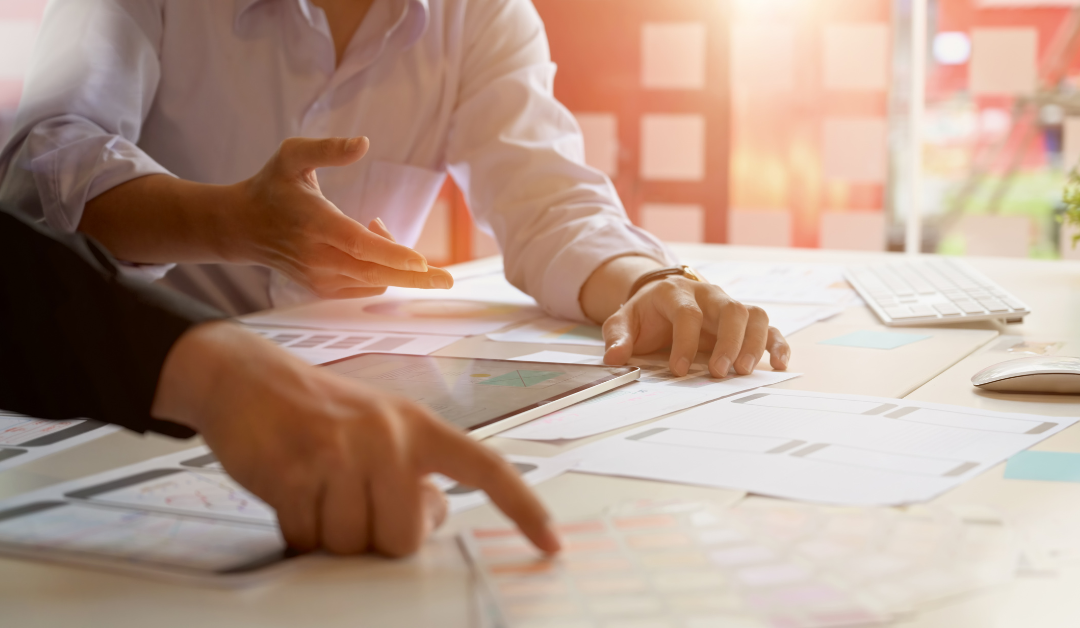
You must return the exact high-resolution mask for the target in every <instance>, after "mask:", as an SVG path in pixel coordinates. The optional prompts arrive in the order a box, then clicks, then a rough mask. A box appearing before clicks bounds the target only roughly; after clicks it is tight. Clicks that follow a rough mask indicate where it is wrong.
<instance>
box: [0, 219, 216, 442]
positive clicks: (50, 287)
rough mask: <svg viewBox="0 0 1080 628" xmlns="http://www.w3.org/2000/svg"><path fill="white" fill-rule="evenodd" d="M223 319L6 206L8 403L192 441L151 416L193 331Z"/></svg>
mask: <svg viewBox="0 0 1080 628" xmlns="http://www.w3.org/2000/svg"><path fill="white" fill-rule="evenodd" d="M223 317H224V315H223V314H221V313H220V312H217V311H215V310H213V309H212V308H209V307H207V306H204V305H202V304H201V303H198V302H195V301H191V300H189V299H187V298H186V297H183V296H181V295H180V294H177V293H174V292H172V291H169V290H167V289H164V288H161V287H158V286H154V285H149V284H144V283H139V282H134V281H130V280H127V279H125V278H124V277H123V276H122V275H120V274H119V273H118V271H117V266H116V262H115V261H114V260H113V259H112V258H111V257H110V256H109V255H108V253H106V252H105V250H104V249H103V248H102V247H101V246H99V245H98V244H96V243H95V242H94V241H93V240H91V239H89V238H87V237H85V236H83V235H81V234H57V233H55V232H52V231H51V230H49V229H47V228H46V227H44V226H39V225H36V224H32V223H30V222H28V221H27V220H26V219H23V218H20V217H16V216H14V215H12V214H9V213H6V212H3V211H0V408H2V409H4V410H10V411H13V412H20V413H23V414H27V415H30V416H33V417H38V418H43V419H71V418H90V419H95V420H98V421H104V422H108V423H115V424H117V425H122V426H124V427H126V428H129V429H132V430H135V431H137V432H146V431H154V432H159V433H162V434H167V435H169V436H176V437H190V436H192V435H194V432H193V431H192V430H190V429H188V428H187V427H184V426H181V425H177V424H175V423H171V422H168V421H160V420H157V419H154V418H152V417H151V416H150V406H151V404H152V403H153V399H154V392H155V390H156V388H157V381H158V374H159V373H160V371H161V367H162V365H163V364H164V362H165V357H166V355H167V354H168V352H169V349H170V348H171V347H172V345H173V343H174V342H176V340H177V339H178V338H179V337H180V336H181V335H182V334H183V333H184V332H185V331H186V330H188V329H189V328H190V327H192V326H193V325H196V324H198V323H200V322H204V321H208V320H214V319H218V318H223Z"/></svg>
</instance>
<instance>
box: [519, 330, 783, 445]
mask: <svg viewBox="0 0 1080 628" xmlns="http://www.w3.org/2000/svg"><path fill="white" fill-rule="evenodd" d="M514 359H515V360H522V361H526V362H560V363H564V364H601V363H602V361H601V359H600V358H597V357H593V356H588V355H581V354H578V353H563V352H560V351H541V352H539V353H533V354H530V355H524V356H521V357H518V358H514ZM630 364H631V365H632V366H637V367H639V368H641V369H642V371H644V373H642V376H641V378H640V379H639V380H638V381H636V382H632V383H630V384H626V385H624V386H622V387H620V388H616V389H615V390H613V391H611V392H606V393H604V394H602V395H598V396H596V397H593V398H592V399H588V400H586V401H581V402H578V403H576V404H574V405H572V406H570V407H569V408H566V409H565V410H560V411H558V412H554V413H552V414H549V415H547V416H543V417H540V418H538V419H534V420H532V421H530V422H528V423H526V424H524V425H521V426H519V427H515V428H514V429H512V430H508V431H506V432H503V433H502V434H500V436H503V437H506V438H517V439H520V440H563V439H572V438H584V437H586V436H592V435H594V434H600V433H603V432H607V431H609V430H614V429H618V428H620V427H626V426H628V425H633V424H635V423H640V422H642V421H648V420H650V419H655V418H657V417H661V416H664V415H665V414H670V413H672V412H678V411H679V410H685V409H687V408H691V407H693V406H696V405H699V404H702V403H705V402H708V401H712V400H714V399H719V398H720V397H724V396H727V395H734V394H736V393H739V392H743V391H745V390H750V389H752V388H758V387H761V386H768V385H770V384H776V383H778V382H782V381H785V380H789V379H792V378H794V377H798V376H799V373H784V372H779V371H754V373H752V374H751V375H745V376H741V377H735V376H733V377H729V378H727V379H723V380H717V379H713V378H712V377H710V376H709V372H708V369H707V368H706V367H705V366H704V365H701V364H695V365H693V366H692V367H691V370H690V373H688V374H687V375H686V376H685V377H675V376H674V375H672V373H671V371H670V370H668V366H667V363H666V362H660V361H656V360H642V359H637V358H635V359H632V360H631V361H630Z"/></svg>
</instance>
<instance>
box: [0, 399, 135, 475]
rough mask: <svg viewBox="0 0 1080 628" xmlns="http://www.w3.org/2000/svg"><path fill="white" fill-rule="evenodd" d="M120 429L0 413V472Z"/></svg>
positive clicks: (112, 426) (95, 423)
mask: <svg viewBox="0 0 1080 628" xmlns="http://www.w3.org/2000/svg"><path fill="white" fill-rule="evenodd" d="M119 429H120V428H118V427H116V426H114V425H106V424H104V423H99V422H97V421H87V420H85V419H71V420H68V421H49V420H46V419H35V418H32V417H28V416H24V415H22V414H16V413H14V412H7V411H5V410H0V471H3V470H5V469H10V468H12V467H17V466H19V465H21V464H25V463H27V462H30V461H31V460H37V459H38V458H43V457H45V456H48V455H49V454H53V453H56V452H58V451H62V450H64V449H69V448H71V447H74V446H76V445H81V444H82V443H86V442H89V441H92V440H95V439H98V438H101V437H102V436H106V435H108V434H112V433H113V432H116V431H118V430H119Z"/></svg>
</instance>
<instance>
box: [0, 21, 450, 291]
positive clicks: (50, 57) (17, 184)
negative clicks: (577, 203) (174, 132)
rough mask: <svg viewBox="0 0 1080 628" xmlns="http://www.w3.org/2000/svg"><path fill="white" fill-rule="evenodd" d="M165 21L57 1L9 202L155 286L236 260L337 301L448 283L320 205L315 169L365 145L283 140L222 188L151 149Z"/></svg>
mask: <svg viewBox="0 0 1080 628" xmlns="http://www.w3.org/2000/svg"><path fill="white" fill-rule="evenodd" d="M163 20H164V17H163V7H162V2H161V0H56V1H55V2H53V3H51V4H50V6H49V9H48V11H47V12H46V16H45V20H44V23H43V26H42V29H41V33H40V38H39V42H38V44H37V47H36V49H35V55H34V62H33V66H32V69H31V71H30V74H29V77H28V79H27V83H26V87H25V93H24V96H23V100H22V102H21V104H20V110H19V115H18V118H17V120H16V130H15V133H14V136H13V138H12V141H11V143H10V144H9V146H8V147H7V148H6V149H5V151H4V153H3V155H2V156H0V202H3V203H4V204H5V206H7V207H8V208H9V209H10V210H13V211H21V212H22V213H25V214H26V215H28V216H30V217H32V218H34V219H44V220H45V221H46V222H47V223H48V224H49V225H50V226H51V227H53V228H54V229H57V230H60V231H64V232H71V231H75V230H80V231H83V232H84V233H87V234H89V235H92V236H94V237H95V238H96V239H98V240H99V241H100V242H102V243H103V244H104V245H105V246H106V247H107V248H109V250H111V251H112V252H113V253H114V254H115V255H116V256H117V257H118V258H120V259H122V260H125V261H127V262H134V263H138V264H141V265H143V266H132V265H129V266H127V267H125V272H132V273H136V274H141V275H144V276H149V277H150V278H159V277H160V276H161V275H163V274H164V272H166V271H167V270H168V266H166V264H169V263H174V262H232V263H240V264H262V265H266V266H270V267H273V268H275V269H276V270H279V271H281V272H282V273H284V274H285V275H286V276H288V277H290V278H292V279H294V280H295V281H297V282H298V283H300V284H301V285H304V286H306V287H307V288H309V289H310V290H311V291H312V292H314V293H316V294H318V295H319V296H323V297H328V298H341V297H360V296H368V295H371V294H377V293H379V292H381V291H382V290H383V289H385V287H386V286H390V285H395V286H403V287H416V288H441V287H449V286H450V285H451V284H452V279H451V278H450V275H449V273H446V272H445V271H442V270H439V269H428V267H427V261H426V260H425V259H424V257H423V256H422V255H420V254H419V253H416V252H415V251H412V250H411V249H409V248H407V247H404V246H401V245H398V244H396V243H393V242H391V241H389V240H387V239H386V238H385V237H382V234H380V233H377V232H373V231H372V230H370V229H368V228H365V227H364V226H363V225H360V224H358V223H356V222H355V221H353V220H351V219H349V218H348V217H346V216H345V215H344V214H343V213H341V212H340V211H339V210H338V209H337V208H336V207H334V205H333V204H331V203H330V202H328V201H327V200H326V199H325V198H324V197H323V196H322V193H321V191H320V190H319V186H318V180H317V179H316V177H315V169H316V168H320V167H332V166H341V165H345V164H348V163H352V162H354V161H356V160H358V159H360V158H362V157H363V155H364V153H365V152H366V150H367V140H366V139H363V138H353V139H351V140H345V139H341V140H301V139H292V140H287V141H286V142H284V143H283V144H282V145H281V147H280V149H279V150H278V151H277V153H275V154H274V155H273V156H269V157H270V159H269V161H268V162H267V164H266V166H265V167H264V168H263V169H262V170H261V171H260V172H258V173H253V176H252V178H250V179H248V180H245V181H242V182H238V183H236V184H234V185H225V186H213V185H205V184H201V183H196V182H190V181H182V180H179V179H177V178H176V177H174V176H172V175H171V174H170V173H169V172H168V171H167V170H166V169H165V168H164V167H162V166H161V165H160V164H158V163H156V162H155V161H154V160H153V159H152V158H151V157H150V156H148V155H147V154H146V153H144V152H143V151H142V150H141V149H140V148H139V146H138V142H139V137H140V135H141V132H142V126H143V120H144V119H145V118H146V116H147V115H148V114H149V112H150V110H151V106H152V104H153V102H154V99H155V97H156V96H157V86H158V82H159V79H160V73H161V67H160V62H159V57H158V55H159V50H158V42H159V41H160V38H161V37H162V29H163ZM39 201H40V203H39ZM147 265H149V266H147ZM129 269H134V270H129Z"/></svg>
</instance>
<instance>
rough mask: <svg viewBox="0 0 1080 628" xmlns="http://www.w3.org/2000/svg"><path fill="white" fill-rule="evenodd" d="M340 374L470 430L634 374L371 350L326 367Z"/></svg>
mask: <svg viewBox="0 0 1080 628" xmlns="http://www.w3.org/2000/svg"><path fill="white" fill-rule="evenodd" d="M325 368H329V369H331V370H333V371H335V372H337V373H340V374H342V375H345V376H347V377H352V378H355V379H358V380H361V381H363V382H364V383H365V384H368V385H369V386H373V387H376V388H378V389H379V390H382V391H386V392H391V393H396V394H399V395H402V396H403V397H407V398H409V399H412V400H413V401H416V402H419V403H421V404H423V405H425V406H427V407H428V408H431V409H432V410H433V411H434V412H435V413H436V414H438V415H439V416H441V417H443V418H444V419H446V420H447V421H449V422H451V423H453V424H454V425H457V426H458V427H460V428H462V429H465V430H474V429H476V428H479V427H483V426H485V425H490V424H491V423H494V422H496V421H499V420H501V419H504V418H507V417H510V416H513V415H515V414H519V413H521V412H524V411H526V410H530V409H532V408H536V407H538V406H541V405H544V404H548V403H551V402H552V401H555V400H557V399H561V398H563V397H566V396H567V395H571V394H573V393H576V392H579V391H581V390H585V389H587V388H589V387H592V386H597V385H599V384H602V383H604V382H608V381H611V380H612V379H615V378H617V377H621V376H624V375H627V374H628V373H632V372H634V371H635V370H636V369H635V367H629V366H593V365H586V364H549V363H547V362H517V361H513V360H486V359H478V358H444V357H435V356H416V355H395V354H388V353H365V354H363V355H358V356H354V357H351V358H345V359H344V360H338V361H336V362H330V363H329V364H326V365H325Z"/></svg>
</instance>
